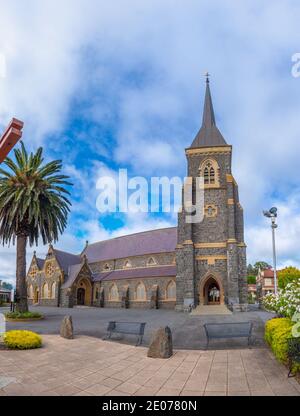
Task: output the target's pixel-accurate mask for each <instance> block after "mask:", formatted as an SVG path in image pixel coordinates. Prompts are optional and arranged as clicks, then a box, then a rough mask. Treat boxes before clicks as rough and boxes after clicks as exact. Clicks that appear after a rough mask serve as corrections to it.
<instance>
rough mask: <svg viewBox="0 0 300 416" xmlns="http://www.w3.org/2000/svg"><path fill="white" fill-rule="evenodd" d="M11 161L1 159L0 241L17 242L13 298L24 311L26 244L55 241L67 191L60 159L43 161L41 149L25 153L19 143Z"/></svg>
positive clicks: (66, 207)
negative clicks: (14, 294) (3, 167)
mask: <svg viewBox="0 0 300 416" xmlns="http://www.w3.org/2000/svg"><path fill="white" fill-rule="evenodd" d="M14 154H15V162H14V161H13V160H12V159H11V158H9V157H7V158H6V159H5V161H4V162H3V163H4V164H5V165H6V166H7V167H8V168H9V170H8V171H7V170H4V169H2V168H0V242H1V243H3V245H4V244H10V243H11V242H13V244H15V241H17V261H16V266H17V270H16V297H17V310H18V311H19V312H27V311H28V304H27V288H26V245H27V243H29V245H30V246H32V245H33V244H34V243H35V244H38V240H39V237H41V238H42V241H43V244H47V243H51V242H56V241H57V240H58V236H59V234H61V233H62V232H63V231H64V229H65V227H66V224H67V217H68V212H69V211H70V208H69V206H70V205H71V203H70V201H69V200H68V199H67V197H66V194H70V193H69V192H68V191H67V190H66V189H65V188H64V185H72V184H71V183H70V182H67V181H66V179H68V178H69V177H68V176H65V175H61V174H60V171H61V168H62V162H61V160H54V161H52V162H50V163H47V164H43V161H44V158H43V149H42V148H41V147H40V148H39V149H38V150H37V152H36V153H35V154H33V153H30V155H28V153H27V151H26V149H25V146H24V144H23V142H21V149H17V150H16V149H15V150H14Z"/></svg>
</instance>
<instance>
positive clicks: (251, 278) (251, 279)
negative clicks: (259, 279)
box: [247, 275, 256, 285]
mask: <svg viewBox="0 0 300 416" xmlns="http://www.w3.org/2000/svg"><path fill="white" fill-rule="evenodd" d="M247 282H248V285H255V283H256V276H251V275H250V276H247Z"/></svg>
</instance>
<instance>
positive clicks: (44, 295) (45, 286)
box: [42, 283, 48, 299]
mask: <svg viewBox="0 0 300 416" xmlns="http://www.w3.org/2000/svg"><path fill="white" fill-rule="evenodd" d="M42 298H44V299H47V298H48V284H47V283H44V284H43V286H42Z"/></svg>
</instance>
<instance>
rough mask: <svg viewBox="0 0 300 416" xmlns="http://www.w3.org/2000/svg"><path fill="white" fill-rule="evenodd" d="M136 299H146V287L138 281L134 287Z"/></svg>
mask: <svg viewBox="0 0 300 416" xmlns="http://www.w3.org/2000/svg"><path fill="white" fill-rule="evenodd" d="M136 300H146V288H145V285H144V283H139V284H138V285H137V287H136Z"/></svg>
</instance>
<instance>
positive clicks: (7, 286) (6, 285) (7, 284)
mask: <svg viewBox="0 0 300 416" xmlns="http://www.w3.org/2000/svg"><path fill="white" fill-rule="evenodd" d="M2 287H3V289H7V290H12V289H13V285H11V284H10V283H7V282H2Z"/></svg>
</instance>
